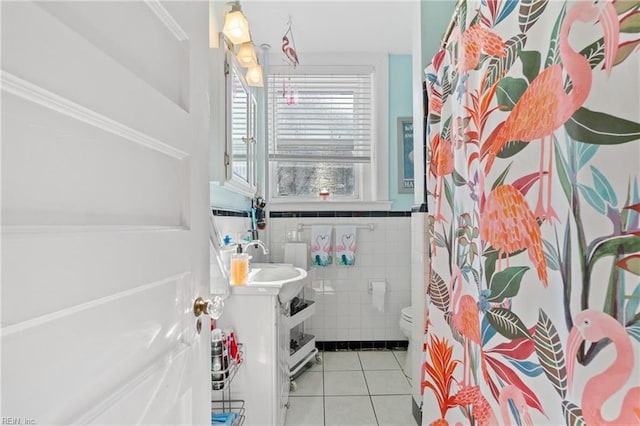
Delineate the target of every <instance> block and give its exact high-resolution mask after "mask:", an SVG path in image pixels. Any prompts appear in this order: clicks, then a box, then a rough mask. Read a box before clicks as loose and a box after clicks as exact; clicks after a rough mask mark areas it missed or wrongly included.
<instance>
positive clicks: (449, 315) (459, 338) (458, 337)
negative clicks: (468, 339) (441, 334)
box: [444, 311, 464, 343]
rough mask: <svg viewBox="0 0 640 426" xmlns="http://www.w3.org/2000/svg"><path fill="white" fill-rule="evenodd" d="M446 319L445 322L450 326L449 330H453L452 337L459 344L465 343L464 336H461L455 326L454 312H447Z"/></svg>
mask: <svg viewBox="0 0 640 426" xmlns="http://www.w3.org/2000/svg"><path fill="white" fill-rule="evenodd" d="M444 319H445V321H447V324H449V329H450V330H451V336H452V337H453V339H454V340H455V341H457V342H458V343H464V338H463V337H462V334H460V332H459V331H458V329H457V328H456V326H455V325H454V324H453V312H451V311H449V312H446V313H445V314H444Z"/></svg>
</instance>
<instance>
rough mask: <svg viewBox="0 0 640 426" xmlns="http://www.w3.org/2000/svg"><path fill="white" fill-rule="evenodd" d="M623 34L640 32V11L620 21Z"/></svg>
mask: <svg viewBox="0 0 640 426" xmlns="http://www.w3.org/2000/svg"><path fill="white" fill-rule="evenodd" d="M620 32H621V33H638V32H640V11H636V12H633V13H630V14H628V15H627V16H625V17H624V18H622V20H621V21H620Z"/></svg>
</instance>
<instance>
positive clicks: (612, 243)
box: [589, 235, 640, 265]
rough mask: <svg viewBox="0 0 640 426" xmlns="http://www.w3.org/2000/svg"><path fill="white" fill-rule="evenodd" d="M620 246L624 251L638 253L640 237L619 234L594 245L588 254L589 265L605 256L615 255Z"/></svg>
mask: <svg viewBox="0 0 640 426" xmlns="http://www.w3.org/2000/svg"><path fill="white" fill-rule="evenodd" d="M620 248H622V249H623V250H624V252H625V253H640V238H638V237H636V236H634V235H621V236H617V237H613V238H610V239H608V240H605V241H603V242H601V243H600V244H598V245H597V246H595V247H594V248H593V250H592V254H591V256H590V259H589V260H590V263H591V265H593V264H595V263H596V261H598V260H599V259H601V258H603V257H606V256H616V255H617V254H618V250H619V249H620Z"/></svg>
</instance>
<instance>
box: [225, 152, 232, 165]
mask: <svg viewBox="0 0 640 426" xmlns="http://www.w3.org/2000/svg"><path fill="white" fill-rule="evenodd" d="M230 163H231V162H230V161H229V154H227V153H226V152H225V153H224V165H225V166H228V165H229V164H230Z"/></svg>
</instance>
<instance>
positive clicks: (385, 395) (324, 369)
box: [290, 351, 411, 426]
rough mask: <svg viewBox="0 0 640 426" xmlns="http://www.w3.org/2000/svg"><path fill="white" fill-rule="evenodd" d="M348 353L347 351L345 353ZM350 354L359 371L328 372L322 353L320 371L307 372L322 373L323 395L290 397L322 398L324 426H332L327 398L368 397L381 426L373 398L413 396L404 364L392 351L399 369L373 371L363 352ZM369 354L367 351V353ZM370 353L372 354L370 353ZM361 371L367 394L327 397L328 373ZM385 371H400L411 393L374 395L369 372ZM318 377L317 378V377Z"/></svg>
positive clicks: (377, 423) (372, 411)
mask: <svg viewBox="0 0 640 426" xmlns="http://www.w3.org/2000/svg"><path fill="white" fill-rule="evenodd" d="M345 352H346V351H345ZM349 352H355V354H356V356H357V359H358V364H359V365H360V368H359V369H337V370H327V368H326V354H327V353H325V352H321V353H322V355H323V356H322V358H323V359H322V363H321V365H320V368H319V369H318V370H314V371H307V372H319V373H322V376H321V377H322V395H290V396H291V397H293V398H296V397H320V396H321V397H322V424H323V425H324V426H331V425H329V424H327V398H349V397H359V398H361V397H366V396H368V397H369V398H368V399H369V404H370V407H371V413H372V414H373V417H374V419H375V425H379V424H380V420H379V419H378V413H377V412H376V407H375V404H374V401H373V397H400V396H411V390H410V389H411V382H410V381H409V379H408V377H407V376H406V374H405V373H404V370H403V369H402V363H401V362H400V360H399V359H398V357H397V356H396V354H395V353H394V352H393V351H390V352H391V353H392V355H393V359H394V361H395V363H396V365H397V366H399V368H373V369H366V370H365V367H364V362H363V360H362V358H361V356H360V353H361V352H362V351H349ZM365 352H367V351H365ZM368 353H370V352H368ZM357 371H360V373H361V374H362V376H363V379H364V384H365V387H366V392H367V393H366V394H355V395H354V394H345V395H327V388H326V373H334V372H357ZM384 371H388V372H391V371H400V372H401V373H402V375H403V376H404V377H405V379H406V380H407V382H408V385H409V392H408V393H400V394H397V393H383V394H374V393H372V392H371V388H370V387H369V381H368V380H367V374H366V373H367V372H384ZM316 377H317V376H316Z"/></svg>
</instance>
